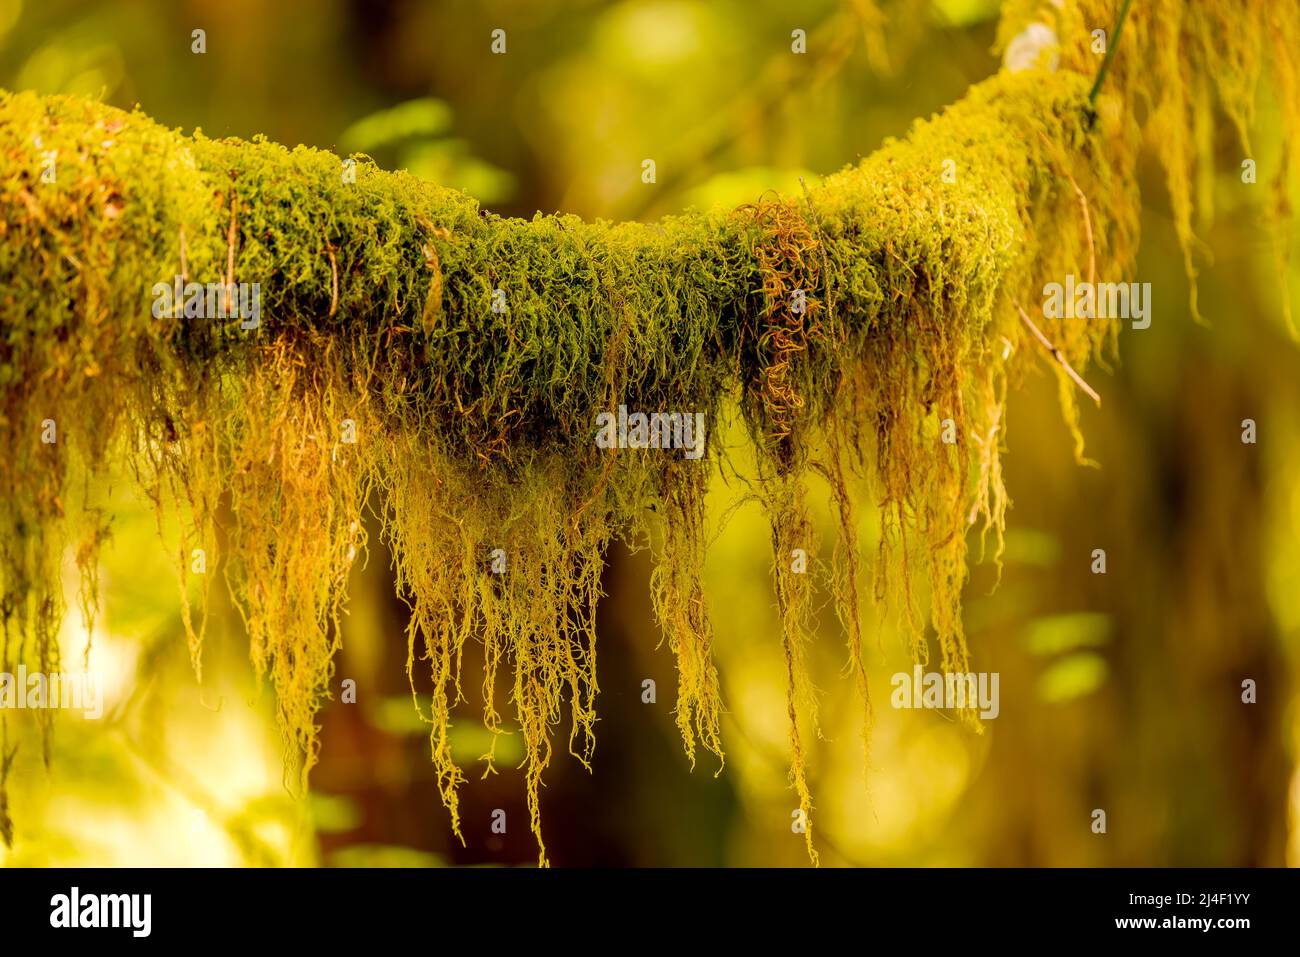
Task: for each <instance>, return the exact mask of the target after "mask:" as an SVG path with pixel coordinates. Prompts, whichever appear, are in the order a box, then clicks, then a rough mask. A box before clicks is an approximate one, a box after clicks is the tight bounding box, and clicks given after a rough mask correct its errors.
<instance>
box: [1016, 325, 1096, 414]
mask: <svg viewBox="0 0 1300 957" xmlns="http://www.w3.org/2000/svg"><path fill="white" fill-rule="evenodd" d="M1015 305H1016V311H1017V312H1019V313H1020V318H1021V319H1023V320H1025V325H1027V326H1028V327H1029V329H1030V331H1031V332H1032V333H1033V334H1034V335H1035V336H1037V337H1038V341H1039V342H1041V343H1042V344H1043V348H1045V349H1046V350H1047V351H1048V352H1050V353H1051V354H1052V358H1053V359H1055V360H1056V361H1057V362H1059V363H1060V364H1061V368H1062V369H1064V370H1065V371H1066V372H1068V373H1069V375H1070V378H1071V379H1073V380H1074V381H1075V382H1076V383H1077V384H1078V386H1079V388H1080V389H1082V390H1083V391H1084V392H1086V393H1088V395H1089V396H1091V397H1092V401H1093V402H1096V403H1097V405H1098V406H1100V405H1101V396H1099V395H1098V394H1097V393H1096V392H1095V391H1094V390H1093V388H1092V386H1090V385H1088V383H1086V382H1084V381H1083V377H1082V376H1080V375H1079V373H1077V372H1075V371H1074V370H1073V369H1072V368H1070V363H1068V362H1066V361H1065V356H1063V355H1061V350H1060V349H1058V348H1056V346H1054V345H1052V341H1051V340H1050V339H1048V338H1047V336H1045V335H1043V333H1042V331H1041V330H1040V329H1039V328H1038V327H1037V326H1036V325H1034V323H1033V321H1032V320H1031V319H1030V318H1029V315H1028V314H1027V313H1026V312H1025V310H1024V308H1023V307H1022V306H1021V305H1020V303H1019V302H1017V303H1016V304H1015Z"/></svg>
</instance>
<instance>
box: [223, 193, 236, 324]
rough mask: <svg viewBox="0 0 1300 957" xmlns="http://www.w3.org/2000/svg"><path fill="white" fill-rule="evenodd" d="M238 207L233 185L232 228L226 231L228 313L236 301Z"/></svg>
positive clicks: (231, 200) (231, 204) (231, 196)
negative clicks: (236, 227) (236, 218)
mask: <svg viewBox="0 0 1300 957" xmlns="http://www.w3.org/2000/svg"><path fill="white" fill-rule="evenodd" d="M238 209H239V194H238V193H236V192H235V188H234V187H233V186H232V187H231V188H230V229H229V231H227V233H226V315H230V314H231V313H232V312H233V311H234V303H233V302H232V301H231V300H232V297H233V294H234V282H235V223H236V220H235V213H236V212H237V211H238Z"/></svg>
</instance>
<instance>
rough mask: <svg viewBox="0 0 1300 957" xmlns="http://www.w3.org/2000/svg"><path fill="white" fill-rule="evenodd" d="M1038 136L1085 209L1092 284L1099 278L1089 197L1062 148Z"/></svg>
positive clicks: (1089, 272)
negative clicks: (1080, 186) (1067, 166)
mask: <svg viewBox="0 0 1300 957" xmlns="http://www.w3.org/2000/svg"><path fill="white" fill-rule="evenodd" d="M1038 137H1039V139H1041V140H1042V141H1043V143H1044V144H1046V145H1047V147H1048V148H1049V149H1050V150H1051V151H1052V154H1053V157H1054V158H1055V159H1056V161H1057V163H1058V164H1060V167H1061V172H1062V174H1064V176H1065V178H1066V179H1067V180H1069V182H1070V186H1071V187H1072V188H1073V189H1074V195H1075V197H1076V198H1077V199H1078V200H1079V209H1081V210H1082V211H1083V231H1084V233H1085V234H1086V235H1087V237H1088V285H1089V286H1091V285H1093V283H1094V282H1095V281H1096V278H1097V245H1096V243H1094V242H1093V238H1092V214H1090V213H1089V212H1088V197H1087V196H1084V195H1083V190H1081V189H1080V188H1079V184H1078V183H1077V182H1075V180H1074V177H1073V176H1071V175H1070V171H1069V169H1068V168H1066V165H1065V162H1064V157H1062V156H1061V153H1060V150H1058V149H1057V148H1056V146H1055V144H1053V143H1052V141H1051V140H1049V139H1048V138H1047V137H1046V136H1044V135H1043V134H1042V133H1041V132H1040V133H1039V134H1038Z"/></svg>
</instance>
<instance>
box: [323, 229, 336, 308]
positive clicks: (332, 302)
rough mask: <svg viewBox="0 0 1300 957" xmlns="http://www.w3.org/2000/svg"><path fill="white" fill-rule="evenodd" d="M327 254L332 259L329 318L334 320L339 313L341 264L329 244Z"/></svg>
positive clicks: (326, 249) (326, 248)
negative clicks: (336, 313) (335, 314)
mask: <svg viewBox="0 0 1300 957" xmlns="http://www.w3.org/2000/svg"><path fill="white" fill-rule="evenodd" d="M325 252H326V254H327V255H328V256H329V257H330V276H331V283H330V316H329V317H330V318H331V319H333V318H334V313H335V312H337V311H338V308H339V264H338V260H336V259H335V258H334V247H333V246H330V245H328V244H327V245H326V246H325Z"/></svg>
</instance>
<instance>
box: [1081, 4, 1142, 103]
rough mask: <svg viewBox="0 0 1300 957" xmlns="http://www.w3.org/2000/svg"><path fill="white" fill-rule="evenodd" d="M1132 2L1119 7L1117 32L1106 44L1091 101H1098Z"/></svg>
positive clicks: (1089, 100) (1093, 86)
mask: <svg viewBox="0 0 1300 957" xmlns="http://www.w3.org/2000/svg"><path fill="white" fill-rule="evenodd" d="M1132 2H1133V0H1124V6H1122V7H1120V8H1119V19H1118V20H1116V21H1115V33H1114V35H1112V36H1111V38H1110V41H1109V42H1108V43H1107V44H1106V56H1105V57H1103V58H1102V61H1101V69H1100V70H1098V71H1097V79H1096V80H1094V81H1093V84H1092V90H1091V91H1090V92H1089V93H1088V102H1089V103H1096V102H1097V93H1098V91H1099V90H1100V89H1101V81H1102V80H1104V79H1106V71H1107V70H1109V69H1110V61H1111V57H1113V56H1114V55H1115V48H1116V47H1117V46H1119V34H1120V31H1121V30H1123V29H1124V19H1125V18H1126V17H1127V16H1128V8H1129V5H1130V4H1131V3H1132Z"/></svg>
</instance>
